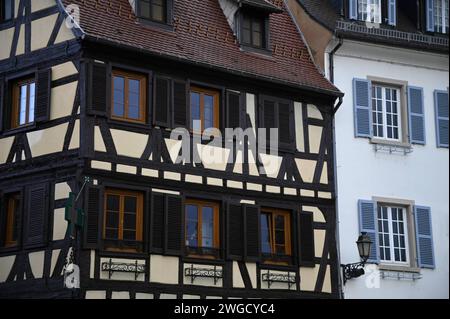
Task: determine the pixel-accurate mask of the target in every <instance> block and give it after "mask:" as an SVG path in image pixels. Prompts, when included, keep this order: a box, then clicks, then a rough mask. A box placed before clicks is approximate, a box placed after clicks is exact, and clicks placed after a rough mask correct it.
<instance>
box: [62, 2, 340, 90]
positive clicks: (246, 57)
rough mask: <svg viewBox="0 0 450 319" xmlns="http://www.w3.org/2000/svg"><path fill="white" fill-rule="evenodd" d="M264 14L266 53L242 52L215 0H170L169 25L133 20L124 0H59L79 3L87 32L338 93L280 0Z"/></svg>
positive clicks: (212, 65)
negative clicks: (266, 16)
mask: <svg viewBox="0 0 450 319" xmlns="http://www.w3.org/2000/svg"><path fill="white" fill-rule="evenodd" d="M270 2H271V3H273V4H275V5H277V6H278V7H280V8H282V9H283V12H282V13H280V14H271V16H270V26H271V27H270V42H271V49H272V51H273V52H272V55H271V56H270V55H264V54H258V53H251V52H244V51H242V50H241V49H240V47H239V44H238V43H237V42H236V39H235V37H234V36H233V32H232V30H231V28H230V26H229V24H228V23H227V20H226V18H225V15H224V13H223V11H222V9H221V8H220V5H219V3H218V0H174V11H173V16H174V31H167V30H163V29H160V28H158V27H150V26H148V25H144V24H141V23H138V22H137V20H136V17H135V15H134V13H133V10H132V7H131V6H130V3H129V1H128V0H95V1H86V0H62V3H63V4H64V5H66V6H67V5H70V4H75V5H78V6H79V8H80V26H81V28H82V29H83V31H84V32H85V33H86V35H87V36H88V39H89V37H95V38H100V39H101V40H106V41H108V42H113V43H116V44H120V45H124V46H131V47H136V48H138V49H140V50H143V51H148V52H151V53H157V54H160V55H162V56H167V57H173V58H177V59H181V60H183V61H186V62H191V63H192V62H193V63H197V64H200V65H207V66H209V67H215V68H218V69H223V70H229V71H231V72H235V73H239V74H242V75H248V76H252V77H255V76H256V77H260V78H265V79H267V80H273V81H276V82H282V83H286V84H287V85H291V86H297V87H299V88H306V89H311V90H315V91H317V90H318V91H321V92H326V93H330V94H332V95H340V92H339V90H338V89H337V88H336V87H334V86H333V85H332V84H331V83H330V82H329V81H328V80H327V79H326V78H325V77H324V76H323V75H322V74H321V73H320V72H319V71H318V70H317V68H316V66H315V65H314V63H313V61H312V60H311V57H310V55H309V52H308V49H307V47H306V45H305V44H304V42H303V41H302V38H301V36H300V34H299V33H298V30H297V28H296V26H295V24H294V22H293V21H292V19H291V17H290V15H289V13H288V12H287V11H286V8H284V2H283V1H282V0H281V1H280V0H270Z"/></svg>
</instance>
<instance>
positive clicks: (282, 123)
mask: <svg viewBox="0 0 450 319" xmlns="http://www.w3.org/2000/svg"><path fill="white" fill-rule="evenodd" d="M290 113H291V112H290V105H289V104H287V103H279V104H278V121H279V133H278V134H279V139H280V144H281V145H283V146H290V145H291V143H292V138H291V134H292V133H291V125H290V122H291V114H290Z"/></svg>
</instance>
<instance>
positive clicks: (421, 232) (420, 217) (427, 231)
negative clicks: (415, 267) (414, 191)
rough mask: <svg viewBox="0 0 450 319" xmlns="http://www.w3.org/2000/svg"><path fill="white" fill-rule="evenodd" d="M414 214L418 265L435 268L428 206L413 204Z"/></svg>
mask: <svg viewBox="0 0 450 319" xmlns="http://www.w3.org/2000/svg"><path fill="white" fill-rule="evenodd" d="M414 216H415V221H416V245H417V257H418V262H419V267H422V268H435V263H434V248H433V230H432V227H431V209H430V207H423V206H415V207H414Z"/></svg>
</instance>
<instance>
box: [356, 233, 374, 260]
mask: <svg viewBox="0 0 450 319" xmlns="http://www.w3.org/2000/svg"><path fill="white" fill-rule="evenodd" d="M356 244H357V246H358V252H359V256H360V257H361V259H362V260H363V261H364V262H366V261H367V259H369V256H370V249H371V247H372V240H371V239H370V237H369V236H368V235H367V233H365V232H362V233H361V235H360V236H359V237H358V241H357V242H356Z"/></svg>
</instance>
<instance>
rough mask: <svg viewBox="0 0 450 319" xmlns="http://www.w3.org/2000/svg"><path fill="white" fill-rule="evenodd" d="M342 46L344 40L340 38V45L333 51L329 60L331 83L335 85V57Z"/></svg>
mask: <svg viewBox="0 0 450 319" xmlns="http://www.w3.org/2000/svg"><path fill="white" fill-rule="evenodd" d="M341 46H342V38H339V43H338V44H337V45H336V46H335V47H334V49H333V50H331V52H330V54H329V56H328V58H329V63H330V81H331V83H333V84H334V55H335V54H336V52H337V51H338V50H339V49H340V48H341Z"/></svg>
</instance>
